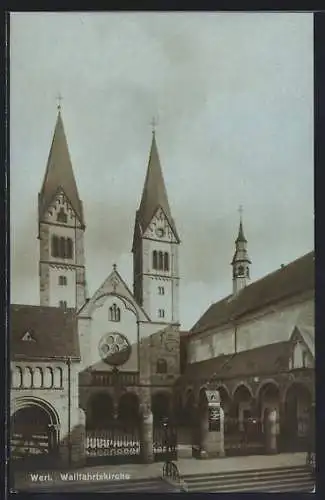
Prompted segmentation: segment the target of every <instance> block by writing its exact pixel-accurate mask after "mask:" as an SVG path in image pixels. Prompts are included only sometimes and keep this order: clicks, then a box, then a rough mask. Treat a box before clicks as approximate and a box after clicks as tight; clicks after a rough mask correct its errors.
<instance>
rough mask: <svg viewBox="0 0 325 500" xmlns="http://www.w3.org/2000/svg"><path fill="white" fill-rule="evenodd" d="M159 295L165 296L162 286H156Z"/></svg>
mask: <svg viewBox="0 0 325 500" xmlns="http://www.w3.org/2000/svg"><path fill="white" fill-rule="evenodd" d="M158 293H159V295H165V288H164V287H163V286H158Z"/></svg>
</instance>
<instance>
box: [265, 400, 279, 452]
mask: <svg viewBox="0 0 325 500" xmlns="http://www.w3.org/2000/svg"><path fill="white" fill-rule="evenodd" d="M265 435H266V452H267V453H269V454H274V453H277V452H278V445H277V411H276V410H275V409H272V410H270V411H269V413H268V415H267V420H266V429H265Z"/></svg>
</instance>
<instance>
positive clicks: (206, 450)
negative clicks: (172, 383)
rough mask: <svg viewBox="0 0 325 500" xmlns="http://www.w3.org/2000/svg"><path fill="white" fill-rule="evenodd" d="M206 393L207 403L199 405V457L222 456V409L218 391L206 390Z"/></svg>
mask: <svg viewBox="0 0 325 500" xmlns="http://www.w3.org/2000/svg"><path fill="white" fill-rule="evenodd" d="M206 395H207V405H206V406H205V407H204V408H202V406H201V410H202V411H201V450H202V453H201V458H208V457H216V456H219V457H223V456H224V455H225V446H224V411H223V409H222V407H221V404H220V397H219V393H218V391H216V390H207V391H206ZM217 424H218V425H217Z"/></svg>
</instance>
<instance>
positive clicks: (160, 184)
mask: <svg viewBox="0 0 325 500" xmlns="http://www.w3.org/2000/svg"><path fill="white" fill-rule="evenodd" d="M156 123H157V122H156V121H155V120H154V119H153V121H152V123H151V124H152V125H153V124H154V126H156ZM158 208H161V209H162V210H163V212H164V214H165V216H166V218H167V220H168V223H169V225H170V227H171V229H172V230H173V232H174V235H175V237H176V238H177V239H178V235H177V230H176V226H175V222H174V220H173V217H172V215H171V210H170V206H169V202H168V197H167V191H166V186H165V181H164V177H163V173H162V169H161V164H160V159H159V153H158V147H157V141H156V133H155V128H154V127H153V129H152V141H151V148H150V154H149V162H148V168H147V173H146V178H145V181H144V187H143V191H142V197H141V202H140V206H139V209H138V212H137V219H138V223H139V224H140V227H141V230H142V232H144V231H145V230H146V229H147V227H148V225H149V223H150V221H151V220H152V217H153V216H154V214H155V212H156V211H157V209H158Z"/></svg>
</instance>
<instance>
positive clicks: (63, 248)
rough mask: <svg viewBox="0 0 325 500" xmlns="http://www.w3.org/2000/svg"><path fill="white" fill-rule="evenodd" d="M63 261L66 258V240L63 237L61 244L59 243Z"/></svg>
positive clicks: (60, 255)
mask: <svg viewBox="0 0 325 500" xmlns="http://www.w3.org/2000/svg"><path fill="white" fill-rule="evenodd" d="M58 257H60V258H61V259H64V257H65V238H64V237H63V236H61V238H60V243H59V255H58Z"/></svg>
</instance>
